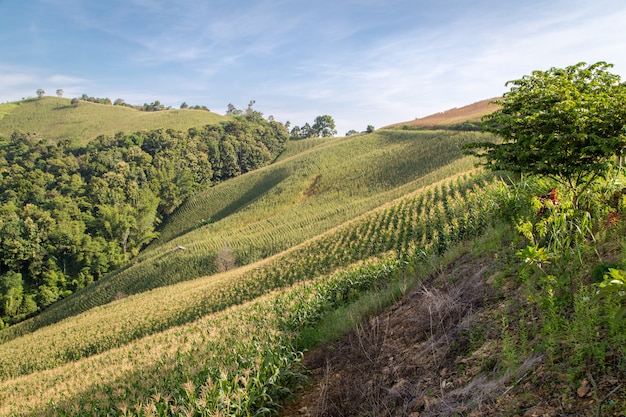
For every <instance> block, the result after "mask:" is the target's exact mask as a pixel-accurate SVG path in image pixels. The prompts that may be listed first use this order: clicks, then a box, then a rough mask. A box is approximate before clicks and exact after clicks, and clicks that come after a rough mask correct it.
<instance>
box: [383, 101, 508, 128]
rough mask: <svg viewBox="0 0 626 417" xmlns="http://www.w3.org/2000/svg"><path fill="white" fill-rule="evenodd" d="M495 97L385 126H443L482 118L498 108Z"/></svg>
mask: <svg viewBox="0 0 626 417" xmlns="http://www.w3.org/2000/svg"><path fill="white" fill-rule="evenodd" d="M493 100H495V98H490V99H487V100H481V101H478V102H476V103H472V104H469V105H467V106H463V107H458V108H453V109H450V110H446V111H443V112H440V113H435V114H431V115H430V116H426V117H421V118H417V119H415V120H410V121H408V122H402V123H395V124H392V125H389V126H385V128H397V127H402V126H405V125H406V126H412V127H423V128H432V127H443V126H449V125H453V124H457V123H462V122H466V121H468V120H472V121H475V120H480V118H481V117H482V116H484V115H486V114H489V113H491V112H493V111H495V110H497V109H498V106H497V105H496V104H493V103H491V102H492V101H493Z"/></svg>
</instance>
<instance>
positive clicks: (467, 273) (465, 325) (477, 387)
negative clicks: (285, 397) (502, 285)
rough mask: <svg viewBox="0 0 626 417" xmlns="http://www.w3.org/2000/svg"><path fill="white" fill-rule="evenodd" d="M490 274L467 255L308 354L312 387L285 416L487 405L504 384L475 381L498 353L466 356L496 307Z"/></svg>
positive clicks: (431, 411) (424, 412) (410, 412)
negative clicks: (473, 334) (484, 318)
mask: <svg viewBox="0 0 626 417" xmlns="http://www.w3.org/2000/svg"><path fill="white" fill-rule="evenodd" d="M489 267H490V265H489V264H488V263H486V262H484V261H476V260H474V261H473V260H471V259H470V255H465V256H463V257H462V258H460V259H459V260H457V261H456V262H455V263H454V264H452V265H451V266H450V267H448V268H446V270H444V271H441V272H440V273H438V274H436V275H435V276H432V277H431V278H429V279H428V280H427V282H424V283H422V284H420V285H418V286H417V287H416V288H415V289H414V290H413V291H412V292H410V293H408V294H407V295H406V296H405V297H404V298H403V299H402V300H401V301H400V302H398V303H397V304H395V305H393V306H391V307H389V308H387V309H386V310H385V311H383V312H382V313H381V314H380V315H378V316H375V317H372V318H371V319H369V320H368V321H367V322H365V323H363V324H362V325H360V326H358V328H357V329H356V330H355V331H353V332H352V333H351V334H349V335H348V336H347V337H345V338H344V339H343V340H341V341H339V342H337V343H333V344H329V345H325V346H322V347H320V348H319V349H316V350H314V351H311V352H310V353H308V354H306V355H305V366H306V367H307V368H308V369H310V370H311V371H312V372H313V377H312V380H313V382H312V384H311V386H310V388H309V389H308V390H306V392H304V393H303V394H302V396H301V398H300V400H299V401H297V402H295V403H292V404H289V405H288V406H287V407H286V409H285V410H284V413H283V415H284V416H292V417H293V416H305V417H321V416H357V415H372V416H390V415H402V416H413V417H415V416H418V415H419V416H441V415H453V414H462V413H464V412H466V411H468V410H469V409H470V408H476V406H479V407H480V404H481V403H483V402H487V401H491V400H492V399H493V397H494V394H495V393H496V392H497V391H498V388H501V386H502V384H503V381H501V380H498V381H496V382H494V381H493V380H487V379H485V380H481V381H480V382H478V381H475V380H473V377H474V376H476V375H477V374H479V373H483V370H484V369H483V368H485V367H487V368H488V367H489V363H485V362H488V360H486V359H485V358H488V357H489V350H492V349H497V346H495V345H493V344H484V345H482V346H481V349H482V350H481V351H477V352H474V353H475V354H476V355H475V357H474V355H472V354H471V353H472V352H470V351H471V349H472V348H476V346H472V341H471V339H472V338H471V331H472V329H473V328H480V321H481V320H482V318H481V316H482V315H483V313H484V311H485V309H486V308H487V307H488V306H490V305H493V304H495V303H497V300H498V295H497V292H496V291H494V290H493V289H492V288H491V287H490V286H489V285H487V284H486V278H487V277H486V274H487V273H488V271H489V270H490V268H489ZM461 359H462V360H461ZM501 392H502V391H500V392H499V393H501Z"/></svg>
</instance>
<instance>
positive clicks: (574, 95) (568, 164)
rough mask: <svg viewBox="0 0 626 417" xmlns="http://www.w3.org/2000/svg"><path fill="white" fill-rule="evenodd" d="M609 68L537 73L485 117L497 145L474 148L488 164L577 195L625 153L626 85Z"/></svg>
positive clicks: (475, 145) (515, 82) (580, 67)
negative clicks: (548, 180)
mask: <svg viewBox="0 0 626 417" xmlns="http://www.w3.org/2000/svg"><path fill="white" fill-rule="evenodd" d="M612 67H613V65H611V64H607V63H606V62H598V63H596V64H592V65H587V64H586V63H584V62H581V63H579V64H576V65H572V66H569V67H566V68H564V69H561V68H551V69H550V70H548V71H534V72H533V73H532V74H531V75H525V76H524V77H522V78H521V79H519V80H513V81H509V82H507V83H506V86H507V87H508V86H509V85H511V89H510V91H509V92H507V93H505V94H504V95H503V97H502V99H500V100H496V101H495V103H496V104H499V105H500V106H501V107H500V108H499V109H498V110H496V111H495V112H493V113H491V114H489V115H487V116H485V117H484V118H483V128H484V130H486V131H489V132H492V133H495V134H496V135H498V136H499V137H501V138H502V141H501V142H499V143H490V142H482V143H472V144H469V145H467V146H466V149H467V151H468V153H470V154H473V155H476V156H480V157H483V158H485V160H486V161H485V163H484V165H485V166H486V167H487V168H490V169H493V170H506V171H513V172H518V173H526V174H533V175H544V176H547V177H550V178H552V179H554V180H556V181H558V182H559V183H561V184H563V185H564V186H566V187H568V188H570V189H571V190H572V191H573V193H574V204H577V200H578V196H579V195H580V194H581V193H582V192H583V191H584V190H585V189H586V188H587V187H588V186H589V185H590V184H591V183H592V182H593V181H594V180H595V179H597V178H598V177H602V176H604V175H605V174H606V173H607V172H608V171H609V169H610V167H611V164H612V163H614V161H615V159H616V158H615V157H616V156H617V155H620V154H621V152H622V150H623V149H624V148H625V147H626V85H625V84H623V83H621V81H620V77H619V75H616V74H612V73H611V72H609V71H608V69H609V68H612Z"/></svg>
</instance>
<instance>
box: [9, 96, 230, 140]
mask: <svg viewBox="0 0 626 417" xmlns="http://www.w3.org/2000/svg"><path fill="white" fill-rule="evenodd" d="M226 119H227V118H226V117H225V116H221V115H219V114H216V113H212V112H210V111H206V110H192V109H185V110H178V109H175V110H162V111H155V112H146V111H140V110H137V109H135V108H131V107H126V106H112V105H105V104H97V103H91V102H88V101H82V100H81V101H80V102H79V103H78V106H76V107H74V106H72V105H71V100H70V99H68V98H58V97H43V98H41V99H37V98H34V99H27V100H22V101H18V102H12V103H4V104H0V136H5V137H8V136H10V135H11V134H12V133H13V132H14V131H20V132H25V133H37V134H38V135H39V136H41V137H42V138H46V139H48V140H51V141H58V140H60V139H64V138H75V139H80V140H81V141H89V140H91V139H94V138H96V137H97V136H99V135H114V134H115V133H117V132H126V133H130V132H136V131H139V130H153V129H159V128H165V129H173V130H187V129H189V128H190V127H200V126H205V125H207V124H214V123H217V122H219V121H221V120H226Z"/></svg>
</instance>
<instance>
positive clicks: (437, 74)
mask: <svg viewBox="0 0 626 417" xmlns="http://www.w3.org/2000/svg"><path fill="white" fill-rule="evenodd" d="M625 27H626V2H624V1H623V0H593V1H589V0H584V1H579V0H525V1H508V0H475V1H469V0H468V1H461V0H439V1H436V0H412V1H410V0H385V1H383V0H361V1H356V0H354V1H353V0H334V1H330V0H306V1H304V0H255V1H253V0H241V1H233V0H207V1H201V0H181V1H175V0H0V45H1V46H0V102H6V101H14V100H19V99H21V98H23V97H32V96H35V91H36V90H37V89H38V88H43V89H44V90H45V91H46V92H47V94H48V95H54V94H55V91H56V90H57V89H59V88H60V89H63V90H64V92H65V94H64V96H65V97H77V96H80V95H82V94H83V93H86V94H88V95H90V96H95V97H109V98H111V99H112V100H115V99H117V98H123V99H124V100H125V101H126V102H127V103H131V104H143V103H147V102H153V101H155V100H160V101H161V103H163V104H165V105H169V106H172V107H176V108H178V107H179V106H180V104H181V103H182V102H183V101H185V102H187V103H188V104H190V105H195V104H199V105H205V106H207V107H208V108H209V109H211V110H212V111H215V112H217V113H220V114H223V113H225V111H226V108H227V105H228V104H229V103H232V104H234V105H235V106H236V107H238V108H245V107H246V106H247V104H248V102H249V101H250V100H255V101H256V105H255V108H256V109H257V110H259V111H261V112H263V113H264V115H265V116H269V115H272V116H274V118H275V119H276V120H279V121H281V122H286V121H290V122H291V124H292V126H293V125H303V124H304V123H305V122H312V121H313V120H314V119H315V117H316V116H318V115H323V114H329V115H331V116H332V117H333V118H334V119H335V122H336V124H337V130H338V135H344V134H345V132H346V131H348V130H350V129H355V130H359V131H360V130H365V128H366V127H367V125H370V124H371V125H374V126H375V127H376V128H379V127H383V126H385V125H388V124H392V123H396V122H402V121H407V120H412V119H414V118H416V117H423V116H426V115H429V114H432V113H436V112H439V111H443V110H447V109H449V108H452V107H460V106H463V105H465V104H470V103H473V102H476V101H479V100H482V99H486V98H491V97H496V96H501V95H502V94H503V93H504V92H505V91H507V89H506V87H505V83H506V81H508V80H512V79H516V78H520V77H521V76H523V75H525V74H529V73H530V72H532V71H533V70H536V69H540V70H546V69H548V68H550V67H564V66H567V65H572V64H575V63H577V62H580V61H585V62H588V63H593V62H597V61H606V62H610V63H613V64H614V65H615V67H614V68H613V72H615V73H617V74H620V75H621V76H622V79H623V80H625V81H626V29H625Z"/></svg>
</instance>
